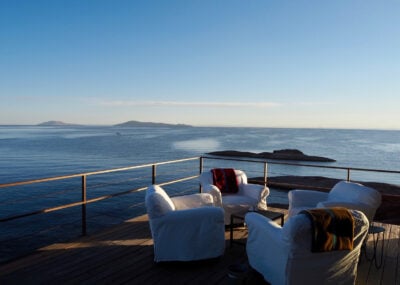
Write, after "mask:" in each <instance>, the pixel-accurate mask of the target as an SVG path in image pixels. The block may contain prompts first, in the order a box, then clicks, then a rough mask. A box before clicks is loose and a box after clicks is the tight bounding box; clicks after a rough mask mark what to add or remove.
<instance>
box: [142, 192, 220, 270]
mask: <svg viewBox="0 0 400 285" xmlns="http://www.w3.org/2000/svg"><path fill="white" fill-rule="evenodd" d="M145 204H146V209H147V214H148V216H149V223H150V230H151V235H152V238H153V241H154V261H156V262H160V261H191V260H201V259H209V258H215V257H218V256H221V255H222V254H223V253H224V250H225V226H224V212H223V210H222V209H221V208H220V207H214V202H213V197H212V196H211V195H210V194H207V193H201V194H200V193H199V194H192V195H184V196H178V197H173V198H170V197H169V196H168V194H167V193H166V192H165V191H164V190H163V189H162V188H161V187H160V186H158V185H152V186H150V187H149V188H148V189H147V192H146V198H145Z"/></svg>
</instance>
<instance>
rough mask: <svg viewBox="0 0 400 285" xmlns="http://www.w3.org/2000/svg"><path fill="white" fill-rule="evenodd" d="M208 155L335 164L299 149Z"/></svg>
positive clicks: (325, 158)
mask: <svg viewBox="0 0 400 285" xmlns="http://www.w3.org/2000/svg"><path fill="white" fill-rule="evenodd" d="M207 154H209V155H215V156H228V157H243V158H261V159H275V160H295V161H316V162H335V160H334V159H332V158H328V157H322V156H314V155H307V154H304V153H303V152H301V151H300V150H298V149H281V150H274V151H273V152H260V153H254V152H247V151H236V150H223V151H213V152H209V153H207Z"/></svg>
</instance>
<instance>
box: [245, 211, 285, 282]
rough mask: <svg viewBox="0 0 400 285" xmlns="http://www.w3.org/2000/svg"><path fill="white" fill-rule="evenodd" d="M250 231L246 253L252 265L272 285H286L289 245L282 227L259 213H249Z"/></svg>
mask: <svg viewBox="0 0 400 285" xmlns="http://www.w3.org/2000/svg"><path fill="white" fill-rule="evenodd" d="M245 221H246V224H247V226H248V229H249V233H248V238H247V245H246V251H247V256H248V259H249V263H250V265H251V266H252V267H253V268H254V269H255V270H257V271H258V272H260V273H261V274H262V275H263V276H264V278H266V279H267V280H268V281H270V282H271V283H272V284H275V283H276V284H284V283H285V282H284V280H282V279H281V278H282V277H283V276H285V270H286V262H287V258H288V252H289V245H288V244H287V242H285V240H284V236H283V232H282V227H281V226H279V225H277V224H276V223H275V222H273V221H271V220H270V219H268V218H266V217H264V216H262V215H259V214H257V213H248V214H246V216H245Z"/></svg>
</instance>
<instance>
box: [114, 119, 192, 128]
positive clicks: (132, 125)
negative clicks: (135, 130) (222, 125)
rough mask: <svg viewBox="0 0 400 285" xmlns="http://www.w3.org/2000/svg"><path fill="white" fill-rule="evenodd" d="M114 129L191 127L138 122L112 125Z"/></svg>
mask: <svg viewBox="0 0 400 285" xmlns="http://www.w3.org/2000/svg"><path fill="white" fill-rule="evenodd" d="M114 127H179V128H182V127H192V126H190V125H185V124H166V123H153V122H140V121H128V122H125V123H121V124H117V125H114Z"/></svg>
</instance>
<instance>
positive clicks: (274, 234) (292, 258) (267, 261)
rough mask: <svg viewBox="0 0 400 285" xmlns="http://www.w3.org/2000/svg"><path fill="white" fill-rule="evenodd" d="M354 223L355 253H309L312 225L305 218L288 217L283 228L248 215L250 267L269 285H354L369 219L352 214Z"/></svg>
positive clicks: (247, 249) (344, 251)
mask: <svg viewBox="0 0 400 285" xmlns="http://www.w3.org/2000/svg"><path fill="white" fill-rule="evenodd" d="M351 212H352V215H353V217H354V219H355V230H354V249H353V250H351V251H350V250H340V251H329V252H322V253H313V252H311V222H310V220H309V218H308V217H306V215H303V214H300V215H296V216H293V217H291V218H290V219H288V221H287V222H286V223H285V225H284V226H283V227H281V226H279V225H278V224H277V223H275V222H273V221H272V220H270V219H268V218H266V217H264V216H262V215H259V214H257V213H251V212H250V213H248V214H246V216H245V221H246V224H247V226H248V230H249V233H248V238H247V245H246V251H247V256H248V260H249V263H250V265H251V267H253V268H254V269H255V270H256V271H258V272H259V273H261V274H262V275H263V277H264V279H265V280H267V281H268V282H270V283H271V284H272V285H284V284H310V285H313V284H315V285H319V284H332V285H336V284H341V285H344V284H355V280H356V276H357V263H358V259H359V256H360V249H361V246H362V243H363V240H364V238H365V237H366V235H367V232H368V226H369V223H368V219H367V218H366V216H365V215H364V214H363V213H362V212H360V211H356V210H351Z"/></svg>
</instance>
